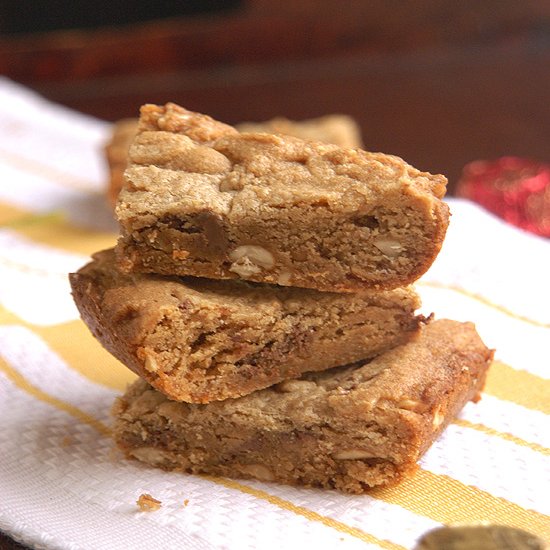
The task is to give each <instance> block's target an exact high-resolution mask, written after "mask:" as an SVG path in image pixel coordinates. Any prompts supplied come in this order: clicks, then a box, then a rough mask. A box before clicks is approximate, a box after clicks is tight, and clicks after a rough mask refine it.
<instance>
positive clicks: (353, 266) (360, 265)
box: [116, 103, 449, 292]
mask: <svg viewBox="0 0 550 550" xmlns="http://www.w3.org/2000/svg"><path fill="white" fill-rule="evenodd" d="M125 178H126V185H125V186H124V188H123V189H122V191H121V194H120V198H119V202H118V205H117V208H116V214H117V218H118V220H119V223H120V227H121V237H120V239H119V241H118V244H117V256H118V261H119V267H120V268H121V269H122V270H124V271H126V272H152V273H157V274H164V275H193V276H198V277H208V278H213V279H228V278H242V279H246V280H251V281H257V282H267V283H276V284H279V285H284V286H298V287H306V288H314V289H317V290H322V291H337V292H353V291H359V290H363V289H365V288H372V287H376V288H396V287H398V286H403V285H406V284H409V283H410V282H412V281H414V280H416V279H417V278H418V277H419V276H420V275H421V274H422V273H424V272H425V271H426V270H427V269H428V267H429V266H430V264H431V263H432V261H433V260H434V258H435V256H436V255H437V253H438V251H439V249H440V247H441V244H442V242H443V238H444V235H445V231H446V228H447V223H448V215H449V214H448V207H447V205H446V204H445V203H444V202H442V201H441V200H440V199H441V198H442V197H443V195H444V193H445V184H446V179H445V178H444V177H443V176H440V175H436V176H434V175H431V174H428V173H425V172H420V171H418V170H416V169H415V168H413V167H412V166H409V165H408V164H406V163H405V162H404V161H403V160H401V159H399V158H397V157H394V156H390V155H384V154H380V153H367V152H365V151H362V150H360V149H347V148H341V147H338V146H336V145H327V144H321V143H318V142H311V141H303V140H300V139H297V138H293V137H289V136H282V135H270V134H265V133H243V134H241V133H239V132H238V131H237V130H236V129H235V128H233V127H231V126H227V125H225V124H222V123H221V122H217V121H215V120H213V119H212V118H210V117H208V116H206V115H202V114H198V113H193V112H190V111H187V110H186V109H183V108H182V107H179V106H177V105H175V104H171V103H169V104H167V105H166V106H164V107H160V106H155V105H145V106H144V107H142V109H141V117H140V123H139V128H138V134H137V136H136V138H135V140H134V143H133V145H132V147H131V148H130V152H129V167H128V169H127V170H126V173H125Z"/></svg>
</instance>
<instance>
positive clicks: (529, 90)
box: [0, 0, 550, 189]
mask: <svg viewBox="0 0 550 550" xmlns="http://www.w3.org/2000/svg"><path fill="white" fill-rule="evenodd" d="M0 74H2V75H4V76H7V77H9V78H11V79H13V80H15V81H17V82H20V83H23V84H25V85H28V86H29V87H31V88H33V89H34V90H36V91H38V92H40V93H41V94H43V95H44V96H46V97H47V98H49V99H52V100H54V101H57V102H59V103H62V104H64V105H66V106H69V107H72V108H74V109H77V110H79V111H82V112H85V113H89V114H91V115H94V116H97V117H100V118H102V119H106V120H111V121H114V120H117V119H120V118H123V117H133V116H137V112H138V108H139V106H140V105H141V104H142V103H145V102H158V103H163V102H166V101H175V102H177V103H180V104H182V105H184V106H185V107H187V108H189V109H192V110H197V111H201V112H205V113H208V114H210V115H212V116H214V117H216V118H219V119H220V120H223V121H225V122H229V123H235V122H239V121H245V120H247V121H250V120H252V121H262V120H266V119H269V118H271V117H274V116H278V115H283V116H286V117H289V118H291V119H296V120H300V119H305V118H310V117H317V116H321V115H324V114H328V113H345V114H349V115H351V116H353V117H354V118H355V119H356V120H357V122H358V123H359V124H360V126H361V129H362V132H363V139H364V141H365V144H366V148H367V149H369V150H373V151H383V152H387V153H393V154H397V155H399V156H401V157H403V158H404V159H406V160H407V161H408V162H410V163H412V164H413V165H415V166H417V167H418V168H420V169H423V170H429V171H431V172H441V173H443V174H445V175H447V176H448V177H449V179H450V187H451V189H453V186H454V184H455V182H456V180H457V178H458V177H459V175H460V172H461V169H462V167H463V166H464V165H465V164H466V163H468V162H470V161H472V160H475V159H480V158H481V159H491V158H495V157H498V156H502V155H518V156H526V157H529V158H535V159H539V160H546V161H550V107H549V104H550V101H549V98H550V2H544V1H541V0H538V1H537V0H525V1H522V2H517V1H511V0H485V1H465V2H454V1H442V0H438V1H436V0H425V1H421V2H403V1H400V0H372V1H360V0H346V1H344V2H342V1H340V0H302V1H293V2H276V1H270V0H226V1H223V0H219V1H216V0H203V1H200V0H192V1H179V2H178V1H168V0H157V1H156V2H147V3H141V2H127V1H124V2H123V1H120V0H94V1H93V2H87V1H83V0H81V1H78V0H71V1H69V0H50V1H44V2H35V1H31V0H27V1H20V0H19V1H18V0H4V1H3V2H2V4H1V7H0Z"/></svg>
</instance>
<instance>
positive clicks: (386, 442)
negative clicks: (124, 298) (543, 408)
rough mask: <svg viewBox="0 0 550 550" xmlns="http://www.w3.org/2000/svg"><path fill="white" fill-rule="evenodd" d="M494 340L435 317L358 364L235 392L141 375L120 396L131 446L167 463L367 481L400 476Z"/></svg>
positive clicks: (480, 367)
mask: <svg viewBox="0 0 550 550" xmlns="http://www.w3.org/2000/svg"><path fill="white" fill-rule="evenodd" d="M491 358H492V352H491V350H489V349H487V347H486V346H485V345H484V344H483V342H482V341H481V340H480V338H479V336H478V335H477V333H476V331H475V328H474V326H473V325H472V324H471V323H464V324H461V323H457V322H454V321H448V320H442V321H435V322H432V323H430V324H428V325H426V326H424V327H422V329H421V330H420V332H419V335H418V337H417V338H415V339H414V340H412V341H410V342H409V343H407V344H404V345H402V346H399V347H397V348H394V349H393V350H391V351H388V352H386V353H385V354H383V355H380V356H378V357H376V358H375V359H373V360H372V361H370V362H368V363H363V364H362V365H360V366H350V367H343V368H336V369H331V370H329V371H324V372H321V373H313V374H306V375H304V376H302V377H301V378H300V379H298V380H290V381H285V382H282V383H281V384H279V385H277V386H274V387H270V388H267V389H264V390H261V391H258V392H255V393H252V394H250V395H247V396H245V397H241V398H239V399H230V400H226V401H221V402H215V403H209V404H208V405H192V404H188V403H177V402H174V401H170V400H169V399H167V398H166V397H165V396H164V395H162V394H161V393H160V392H157V391H155V390H153V389H152V388H151V387H150V386H148V385H147V384H146V383H145V382H144V381H142V380H139V381H138V382H136V383H134V384H133V385H132V386H131V387H130V388H129V389H128V391H127V393H126V395H124V396H123V397H121V398H119V399H118V400H117V402H116V404H115V406H114V408H113V413H114V416H115V418H116V420H115V426H114V436H115V439H116V441H117V443H118V445H119V447H120V448H121V449H122V450H123V451H124V452H125V454H126V455H127V456H128V457H131V458H136V459H138V460H141V461H143V462H146V463H148V464H150V465H153V466H158V467H161V468H164V469H167V470H183V471H186V472H191V473H207V474H213V475H219V476H229V477H246V478H256V479H260V480H265V481H279V482H282V483H288V484H300V485H308V486H321V487H331V488H337V489H340V490H342V491H346V492H350V493H360V492H363V491H364V490H365V489H367V488H369V487H373V486H377V485H387V484H393V483H396V482H398V481H399V480H400V479H401V478H403V477H404V476H406V475H408V474H411V473H413V472H414V471H415V469H416V463H417V460H418V459H419V457H420V456H421V455H422V454H423V453H424V452H425V451H426V450H427V448H428V447H429V446H430V444H431V443H432V442H433V441H434V439H435V438H436V437H437V436H438V435H439V434H440V433H441V431H442V430H443V429H444V428H445V426H446V425H447V424H448V423H449V422H450V421H451V420H452V419H453V418H454V417H455V416H456V415H457V413H458V412H459V411H460V409H461V408H462V406H463V405H464V404H465V403H466V402H467V401H469V400H473V401H476V400H477V399H479V395H480V391H481V389H482V387H483V384H484V381H485V376H486V371H487V368H488V366H489V363H490V361H491Z"/></svg>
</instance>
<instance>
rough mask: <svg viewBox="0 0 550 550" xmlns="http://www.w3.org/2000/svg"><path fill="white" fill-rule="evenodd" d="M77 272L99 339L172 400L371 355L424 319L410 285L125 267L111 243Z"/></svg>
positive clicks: (253, 385) (85, 314)
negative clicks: (331, 289)
mask: <svg viewBox="0 0 550 550" xmlns="http://www.w3.org/2000/svg"><path fill="white" fill-rule="evenodd" d="M94 258H95V260H94V261H93V262H92V263H90V264H88V265H87V266H85V267H83V268H82V269H81V270H80V271H79V272H78V273H76V274H72V275H71V276H70V279H71V284H72V288H73V296H74V299H75V302H76V304H77V306H78V308H79V310H80V312H81V315H82V318H83V319H84V321H85V322H86V323H87V324H88V326H89V328H90V330H91V331H92V333H93V334H94V335H95V336H96V338H97V339H98V340H99V341H100V342H101V343H102V344H103V345H104V346H105V348H106V349H107V350H109V351H110V352H111V353H112V354H113V355H115V357H117V358H118V359H119V360H120V361H121V362H122V363H124V364H125V365H126V366H128V367H129V368H130V369H132V370H133V371H134V372H136V373H137V374H139V375H140V376H142V377H143V378H145V379H146V380H147V381H148V382H149V383H150V384H151V385H153V386H154V387H155V388H157V389H158V390H160V391H162V392H163V393H165V394H166V395H168V396H169V397H170V398H172V399H176V400H182V401H189V402H198V403H205V402H209V401H212V400H217V399H225V398H228V397H238V396H240V395H245V394H247V393H250V392H252V391H254V390H258V389H261V388H265V387H267V386H270V385H272V384H275V383H277V382H280V381H282V380H284V379H287V378H294V377H297V376H300V374H302V373H303V372H305V371H317V370H323V369H327V368H329V367H334V366H337V365H342V364H346V363H350V362H354V361H358V360H360V359H364V358H366V357H372V356H374V355H376V354H378V353H381V352H383V351H385V350H387V349H389V348H391V347H393V346H395V345H397V344H400V343H402V342H404V341H406V340H407V339H409V338H410V337H411V336H413V335H414V332H415V331H416V330H417V327H418V325H419V324H420V323H421V322H422V321H423V317H422V316H417V317H415V313H414V312H415V309H417V308H418V307H419V305H420V302H419V299H418V296H417V294H416V293H415V292H414V290H413V289H412V288H406V289H396V290H392V291H380V292H372V291H371V292H363V293H358V294H334V293H328V292H317V291H315V290H309V289H295V288H285V287H278V286H275V285H257V284H254V283H247V282H245V281H220V280H208V279H196V278H191V277H188V278H177V277H172V278H170V277H159V276H155V275H139V274H136V275H123V274H121V273H119V272H118V271H117V269H116V268H115V265H114V254H113V252H112V251H106V252H102V253H99V254H96V255H95V256H94Z"/></svg>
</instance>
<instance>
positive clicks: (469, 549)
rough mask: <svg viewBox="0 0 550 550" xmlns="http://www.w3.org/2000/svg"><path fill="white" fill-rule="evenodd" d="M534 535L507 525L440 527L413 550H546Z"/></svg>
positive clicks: (426, 536)
mask: <svg viewBox="0 0 550 550" xmlns="http://www.w3.org/2000/svg"><path fill="white" fill-rule="evenodd" d="M547 549H548V546H547V545H546V543H545V542H543V541H542V540H540V539H539V538H538V537H535V535H532V534H531V533H528V532H527V531H523V530H522V529H516V528H515V527H508V526H506V525H464V526H458V527H439V528H438V529H434V530H433V531H430V532H429V533H427V534H426V535H424V536H423V537H422V539H421V540H420V541H419V543H418V546H416V547H415V549H414V550H547Z"/></svg>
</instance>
